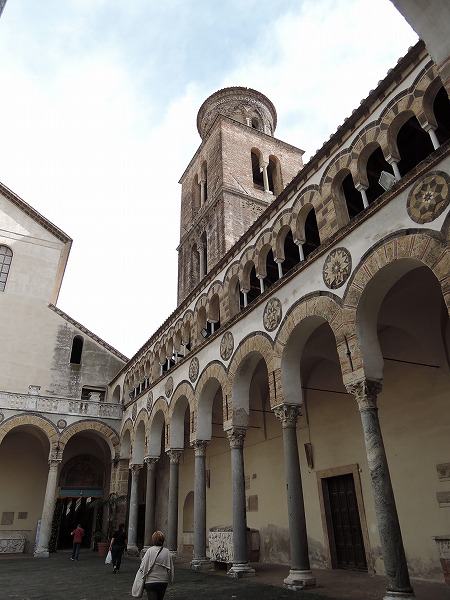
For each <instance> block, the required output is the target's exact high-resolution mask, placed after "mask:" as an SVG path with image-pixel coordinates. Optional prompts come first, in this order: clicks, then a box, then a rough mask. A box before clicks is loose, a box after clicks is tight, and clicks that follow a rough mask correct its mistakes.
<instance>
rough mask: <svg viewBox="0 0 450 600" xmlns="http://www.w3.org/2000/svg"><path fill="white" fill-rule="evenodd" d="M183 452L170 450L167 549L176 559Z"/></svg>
mask: <svg viewBox="0 0 450 600" xmlns="http://www.w3.org/2000/svg"><path fill="white" fill-rule="evenodd" d="M182 453H183V451H182V450H169V451H168V452H167V454H168V455H169V458H170V471H169V514H168V523H167V529H168V532H167V548H168V549H169V550H170V553H171V554H172V556H174V557H176V555H177V549H178V476H179V468H180V458H181V455H182Z"/></svg>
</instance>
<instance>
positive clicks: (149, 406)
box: [147, 392, 153, 412]
mask: <svg viewBox="0 0 450 600" xmlns="http://www.w3.org/2000/svg"><path fill="white" fill-rule="evenodd" d="M152 404H153V392H149V393H148V394H147V410H148V412H150V411H151V410H152Z"/></svg>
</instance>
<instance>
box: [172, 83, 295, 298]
mask: <svg viewBox="0 0 450 600" xmlns="http://www.w3.org/2000/svg"><path fill="white" fill-rule="evenodd" d="M276 125H277V113H276V110H275V107H274V105H273V104H272V102H271V101H270V100H269V99H268V98H267V97H266V96H264V95H263V94H261V93H260V92H257V91H256V90H252V89H250V88H245V87H229V88H224V89H222V90H219V91H218V92H215V93H214V94H212V95H211V96H210V97H209V98H207V99H206V100H205V102H204V103H203V104H202V106H201V107H200V110H199V111H198V115H197V129H198V132H199V134H200V137H201V138H202V142H201V144H200V147H199V148H198V150H197V152H196V153H195V155H194V156H193V158H192V160H191V162H190V163H189V165H188V167H187V169H186V170H185V172H184V173H183V175H182V177H181V179H180V183H181V186H182V187H181V231H180V244H179V246H178V304H180V303H181V302H182V301H183V300H184V299H185V298H186V297H187V296H188V295H189V293H190V292H191V291H192V290H193V289H194V288H195V287H196V286H197V285H198V284H199V283H200V281H201V280H202V279H203V278H204V277H205V275H206V274H207V273H208V272H209V271H210V270H211V269H212V268H213V267H214V266H215V265H216V264H217V263H218V262H219V260H220V259H221V258H222V257H223V256H224V255H225V254H226V253H227V252H228V250H230V248H231V247H232V246H233V245H234V244H235V243H236V242H237V241H238V240H239V239H240V238H241V237H242V235H243V234H244V233H245V232H246V231H247V230H248V229H249V227H250V226H251V225H252V224H253V223H254V222H255V221H256V219H257V218H258V217H259V216H260V215H261V213H262V212H263V211H264V210H265V209H266V208H267V206H268V205H269V204H270V203H271V202H273V200H274V199H275V198H276V196H277V195H278V194H279V193H280V192H281V191H282V190H283V189H284V187H285V186H286V185H287V184H288V183H289V182H290V181H291V180H292V178H293V177H294V176H295V175H296V174H297V173H298V172H299V170H300V169H301V168H302V166H303V163H302V154H303V151H302V150H299V149H298V148H295V147H294V146H291V145H290V144H286V143H285V142H281V141H280V140H277V139H276V138H274V137H273V134H274V132H275V128H276Z"/></svg>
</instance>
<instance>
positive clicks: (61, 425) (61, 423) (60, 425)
mask: <svg viewBox="0 0 450 600" xmlns="http://www.w3.org/2000/svg"><path fill="white" fill-rule="evenodd" d="M57 427H58V429H64V428H65V427H67V421H65V420H64V419H59V421H58V423H57Z"/></svg>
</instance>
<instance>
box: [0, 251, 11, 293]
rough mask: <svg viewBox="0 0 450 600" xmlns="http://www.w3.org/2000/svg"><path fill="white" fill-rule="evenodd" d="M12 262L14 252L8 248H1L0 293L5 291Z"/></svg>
mask: <svg viewBox="0 0 450 600" xmlns="http://www.w3.org/2000/svg"><path fill="white" fill-rule="evenodd" d="M11 261H12V250H10V248H8V246H0V292H4V291H5V286H6V280H7V279H8V273H9V268H10V266H11Z"/></svg>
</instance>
